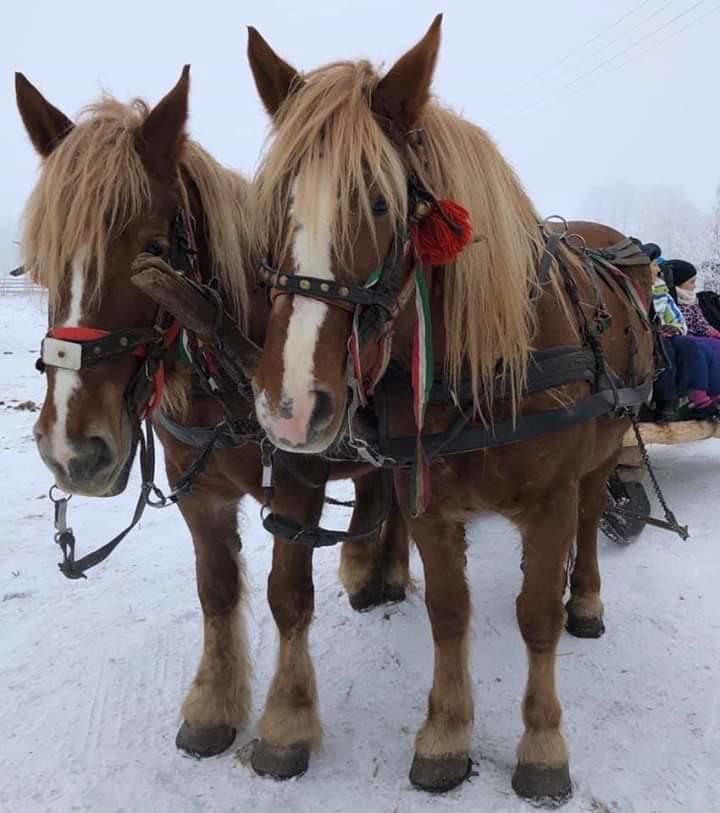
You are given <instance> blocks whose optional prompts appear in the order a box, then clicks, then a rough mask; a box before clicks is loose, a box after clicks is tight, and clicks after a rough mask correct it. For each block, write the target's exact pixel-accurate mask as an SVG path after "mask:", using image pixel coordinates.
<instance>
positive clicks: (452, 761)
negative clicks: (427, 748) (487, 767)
mask: <svg viewBox="0 0 720 813" xmlns="http://www.w3.org/2000/svg"><path fill="white" fill-rule="evenodd" d="M471 768H472V762H471V760H470V758H469V757H468V755H467V754H448V755H447V756H444V757H423V756H420V755H419V754H415V757H414V758H413V763H412V767H411V768H410V782H411V783H412V784H413V785H414V786H415V787H416V788H418V789H419V790H424V791H427V792H428V793H446V792H447V791H449V790H452V789H453V788H456V787H457V786H458V785H462V783H463V782H464V781H465V780H466V779H467V778H468V776H470V770H471Z"/></svg>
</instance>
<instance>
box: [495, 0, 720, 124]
mask: <svg viewBox="0 0 720 813" xmlns="http://www.w3.org/2000/svg"><path fill="white" fill-rule="evenodd" d="M705 2H706V0H696V2H695V3H693V4H692V5H691V6H690V7H689V8H687V9H685V10H684V11H682V12H680V14H676V15H675V16H674V17H672V18H671V19H669V20H667V21H666V22H664V23H663V24H662V25H660V26H658V27H657V28H654V29H653V30H652V31H650V32H648V33H647V34H645V35H644V36H642V37H640V39H638V40H635V41H634V42H632V43H631V44H630V45H628V46H627V47H626V48H623V49H622V50H621V51H618V52H617V53H615V54H613V55H612V56H611V57H609V58H608V59H606V60H604V61H602V62H600V63H598V64H597V65H595V66H594V67H592V68H590V70H587V71H585V72H584V73H581V74H580V75H579V76H576V77H575V78H574V79H571V80H570V81H569V82H566V83H565V84H564V85H561V86H560V87H556V88H553V89H552V90H551V91H550V93H547V94H545V95H544V96H542V97H540V98H539V99H534V100H533V101H532V102H530V104H527V105H524V106H521V107H520V108H518V109H516V110H514V111H513V110H511V111H509V113H508V115H507V116H503V117H501V119H500V120H501V121H507V120H509V119H510V120H511V119H514V118H516V117H518V116H520V115H523V114H525V113H527V112H530V111H531V110H534V109H536V108H538V107H542V106H543V105H544V103H545V102H547V101H550V100H552V99H553V98H555V97H557V96H560V95H562V94H564V93H565V92H566V91H568V90H570V89H571V88H573V87H574V86H575V85H577V84H578V83H580V82H583V80H585V79H588V78H590V77H592V76H594V75H595V74H597V73H598V72H599V71H602V70H603V68H606V67H607V66H609V65H612V63H614V62H616V61H617V60H618V59H621V58H622V57H623V56H625V54H627V53H629V52H630V51H633V50H634V49H635V48H637V47H638V46H640V45H642V44H643V43H644V42H647V41H648V40H650V39H652V38H653V37H654V36H655V35H656V34H659V33H660V32H661V31H664V30H665V29H667V28H669V27H670V26H671V25H673V24H674V23H676V22H677V21H678V20H681V19H682V18H683V17H686V16H687V15H688V14H690V13H691V12H692V11H694V10H695V9H696V8H698V7H699V6H701V5H703V4H704V3H705ZM716 10H717V8H715V9H713V10H712V11H711V12H710V13H713V12H714V11H716ZM708 16H710V15H709V14H707V15H704V17H708ZM704 17H703V19H704ZM697 22H699V20H695V21H693V22H691V23H688V24H687V25H686V26H685V27H684V29H686V28H689V27H691V26H692V25H695V24H696V23H697ZM684 29H682V30H684ZM675 33H679V32H675ZM673 36H674V34H673ZM657 44H658V43H657V42H653V43H652V46H651V48H650V49H646V50H645V51H644V53H647V51H648V50H652V48H653V47H656V46H657ZM625 61H626V60H625ZM625 61H623V62H622V63H621V64H624V62H625Z"/></svg>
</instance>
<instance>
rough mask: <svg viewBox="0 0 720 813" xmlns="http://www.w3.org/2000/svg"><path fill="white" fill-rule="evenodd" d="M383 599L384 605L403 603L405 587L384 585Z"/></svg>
mask: <svg viewBox="0 0 720 813" xmlns="http://www.w3.org/2000/svg"><path fill="white" fill-rule="evenodd" d="M383 598H384V599H385V603H386V604H397V603H398V602H400V601H405V587H404V586H403V585H401V584H397V585H395V584H386V585H385V586H384V588H383Z"/></svg>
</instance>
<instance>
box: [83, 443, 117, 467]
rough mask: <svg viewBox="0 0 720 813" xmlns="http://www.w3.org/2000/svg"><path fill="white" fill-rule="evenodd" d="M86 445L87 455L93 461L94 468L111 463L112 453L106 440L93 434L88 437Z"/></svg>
mask: <svg viewBox="0 0 720 813" xmlns="http://www.w3.org/2000/svg"><path fill="white" fill-rule="evenodd" d="M88 446H89V447H90V452H89V456H90V457H91V458H92V459H93V460H94V461H95V467H96V468H98V469H102V468H104V467H105V466H108V465H109V464H110V463H112V454H111V452H110V447H109V446H108V444H107V441H106V440H104V439H103V438H101V437H99V436H97V435H94V436H92V437H90V438H88Z"/></svg>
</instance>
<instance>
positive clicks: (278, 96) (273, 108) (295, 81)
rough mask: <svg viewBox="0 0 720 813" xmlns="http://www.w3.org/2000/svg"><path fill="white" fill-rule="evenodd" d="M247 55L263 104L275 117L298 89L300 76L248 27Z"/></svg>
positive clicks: (254, 29) (253, 29)
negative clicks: (286, 100)
mask: <svg viewBox="0 0 720 813" xmlns="http://www.w3.org/2000/svg"><path fill="white" fill-rule="evenodd" d="M247 55H248V60H249V62H250V70H252V73H253V77H254V78H255V87H257V90H258V93H259V94H260V98H261V99H262V103H263V104H264V105H265V109H266V110H267V112H268V113H269V114H270V115H271V116H274V115H275V114H276V113H277V111H278V109H279V108H280V105H281V104H282V103H283V102H284V101H285V99H287V97H288V96H289V95H290V94H291V93H292V92H293V91H294V90H296V89H297V87H298V86H299V83H300V74H299V73H298V72H297V71H296V70H295V68H293V67H292V66H291V65H288V64H287V62H285V61H284V60H283V59H280V57H279V56H278V55H277V54H276V53H275V51H273V49H272V48H271V47H270V46H269V45H268V44H267V42H265V40H264V39H263V38H262V37H261V36H260V34H259V32H258V30H257V29H256V28H253V27H252V26H251V25H249V26H248V46H247Z"/></svg>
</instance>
